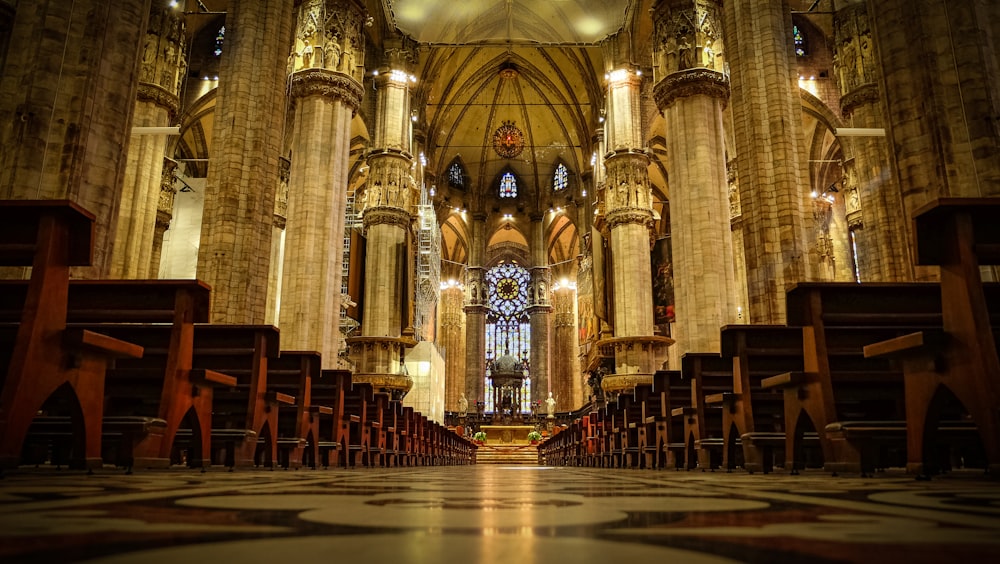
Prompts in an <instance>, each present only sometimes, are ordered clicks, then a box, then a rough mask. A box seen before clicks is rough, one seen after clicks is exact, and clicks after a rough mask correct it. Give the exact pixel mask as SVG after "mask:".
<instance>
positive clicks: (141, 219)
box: [111, 2, 187, 278]
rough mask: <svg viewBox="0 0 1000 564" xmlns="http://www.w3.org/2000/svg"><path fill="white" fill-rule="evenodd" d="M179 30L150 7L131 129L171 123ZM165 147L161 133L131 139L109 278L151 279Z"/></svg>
mask: <svg viewBox="0 0 1000 564" xmlns="http://www.w3.org/2000/svg"><path fill="white" fill-rule="evenodd" d="M184 27H185V26H184V16H183V13H182V12H181V10H179V9H177V8H171V7H169V6H167V5H166V4H165V3H162V2H158V3H156V4H154V5H153V6H152V7H151V8H150V12H149V25H148V26H147V27H146V37H145V40H144V43H143V46H142V59H141V60H140V62H139V92H138V96H137V98H136V100H135V112H134V114H133V117H132V125H133V127H142V128H146V127H166V126H169V125H170V124H172V123H173V121H174V118H175V116H176V115H177V110H178V109H179V103H180V102H179V98H178V94H179V93H180V85H181V83H182V81H183V80H184V79H185V78H186V74H187V72H186V68H187V64H186V56H185V42H186V37H185V34H184ZM166 145H167V135H166V134H164V133H162V132H152V133H144V134H133V135H132V141H131V142H130V143H129V147H128V164H127V166H126V168H125V182H124V183H123V186H122V195H121V205H120V207H119V210H118V228H117V230H116V232H115V246H114V252H113V254H112V262H111V276H112V277H113V278H149V277H155V276H156V274H157V272H156V271H152V270H151V266H152V254H153V246H154V240H155V234H156V229H157V225H156V224H157V212H158V208H159V202H160V191H161V186H162V173H163V158H164V149H165V148H166ZM157 262H159V261H157Z"/></svg>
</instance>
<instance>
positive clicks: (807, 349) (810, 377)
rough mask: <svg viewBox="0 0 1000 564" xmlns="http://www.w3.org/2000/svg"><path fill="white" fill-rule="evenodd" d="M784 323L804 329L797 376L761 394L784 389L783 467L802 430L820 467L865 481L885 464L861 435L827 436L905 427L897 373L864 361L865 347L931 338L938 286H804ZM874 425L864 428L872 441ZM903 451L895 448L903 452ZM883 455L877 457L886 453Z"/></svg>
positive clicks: (791, 299) (790, 298) (885, 363)
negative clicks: (879, 424)
mask: <svg viewBox="0 0 1000 564" xmlns="http://www.w3.org/2000/svg"><path fill="white" fill-rule="evenodd" d="M787 305H788V322H789V324H790V325H796V326H800V327H802V332H803V333H802V334H803V339H802V340H803V355H804V356H803V363H804V365H803V371H801V372H791V373H786V374H782V375H779V376H775V377H773V378H770V379H768V380H765V381H764V386H765V387H777V388H782V389H784V393H785V413H786V428H787V429H793V430H795V433H794V434H792V435H790V436H789V438H788V441H787V442H786V450H787V452H788V453H789V454H788V458H789V461H790V462H792V461H793V460H794V458H795V454H794V453H795V448H796V447H795V445H796V441H799V440H801V437H802V433H803V432H804V430H806V429H808V430H812V431H815V432H816V433H817V434H818V436H819V440H820V444H821V447H822V452H823V459H824V466H825V467H826V468H827V469H828V470H830V471H833V472H861V473H862V474H867V473H869V472H871V471H872V470H874V469H875V468H878V467H883V466H884V465H885V464H886V460H888V459H889V458H892V457H898V454H896V455H894V454H893V453H888V455H887V456H884V457H881V458H882V459H879V458H875V459H873V458H872V454H873V453H875V452H876V451H875V450H874V449H870V448H867V447H866V445H865V444H864V441H863V439H862V437H863V433H862V432H860V431H858V432H855V433H852V435H851V437H852V438H851V439H850V440H848V439H847V438H846V436H845V435H843V434H838V435H836V436H827V434H826V429H827V428H828V427H829V426H830V425H831V424H834V423H837V422H840V421H858V420H864V421H869V422H872V421H883V422H885V421H894V422H900V421H905V420H906V419H907V410H906V409H904V386H903V377H902V371H901V370H899V369H898V368H897V367H895V366H894V365H893V363H891V362H890V361H889V360H888V359H886V358H878V357H873V356H871V355H868V356H867V357H866V356H865V354H864V347H865V345H867V344H871V343H874V342H880V341H885V340H891V339H894V338H897V337H899V336H903V335H906V334H908V333H911V332H913V331H921V330H933V328H934V327H938V326H939V325H940V323H941V320H942V317H941V303H940V290H939V288H938V286H937V285H936V284H929V283H913V284H890V283H881V284H853V283H803V284H799V285H797V286H796V287H794V288H792V289H791V290H789V292H788V294H787ZM874 427H875V425H874V424H870V425H868V426H866V427H865V428H866V429H869V432H870V433H872V437H873V440H874V438H875V437H876V435H878V432H877V431H875V430H874ZM905 448H906V445H905V443H901V444H899V445H897V446H896V447H895V450H897V451H898V452H902V451H903V450H904V449H905ZM884 450H885V449H883V451H884Z"/></svg>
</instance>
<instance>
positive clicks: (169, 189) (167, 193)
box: [146, 157, 177, 278]
mask: <svg viewBox="0 0 1000 564" xmlns="http://www.w3.org/2000/svg"><path fill="white" fill-rule="evenodd" d="M176 179H177V161H175V160H174V159H171V158H169V157H163V166H162V173H161V174H160V197H159V198H158V201H157V206H156V226H155V229H154V230H153V249H152V252H151V253H150V259H149V274H148V275H147V276H146V277H147V278H159V276H160V254H161V253H162V252H163V235H164V233H166V232H167V229H169V228H170V220H171V219H173V217H174V196H175V195H176V194H177V189H176V188H174V180H176Z"/></svg>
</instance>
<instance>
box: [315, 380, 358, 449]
mask: <svg viewBox="0 0 1000 564" xmlns="http://www.w3.org/2000/svg"><path fill="white" fill-rule="evenodd" d="M350 388H351V373H350V371H348V370H339V369H327V370H323V371H322V372H321V373H320V379H319V381H316V380H313V382H312V401H313V402H315V403H317V404H320V405H325V406H328V407H330V409H331V412H332V413H331V415H330V418H331V420H332V421H331V424H330V425H329V426H328V427H326V428H327V429H329V431H328V432H327V431H324V428H323V427H321V428H320V438H319V455H320V462H321V463H322V464H323V466H324V467H327V466H330V465H331V464H333V465H334V466H340V467H341V468H346V467H348V466H350V456H349V454H350V452H349V449H348V446H349V444H350V437H351V426H352V424H356V423H353V422H352V421H355V420H356V421H357V422H360V417H358V416H356V415H355V416H351V415H349V414H348V413H347V412H346V405H345V403H344V397H345V394H346V392H347V390H349V389H350ZM331 455H332V456H333V458H334V460H332V461H331V459H330V457H331Z"/></svg>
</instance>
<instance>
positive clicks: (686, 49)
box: [677, 37, 694, 70]
mask: <svg viewBox="0 0 1000 564" xmlns="http://www.w3.org/2000/svg"><path fill="white" fill-rule="evenodd" d="M692 55H693V54H692V52H691V43H689V42H688V40H687V37H685V38H684V39H682V40H681V44H680V47H679V48H678V59H679V60H678V63H677V70H684V69H689V68H691V67H693V66H694V64H693V63H694V60H693V59H692Z"/></svg>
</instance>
